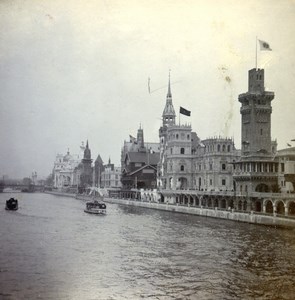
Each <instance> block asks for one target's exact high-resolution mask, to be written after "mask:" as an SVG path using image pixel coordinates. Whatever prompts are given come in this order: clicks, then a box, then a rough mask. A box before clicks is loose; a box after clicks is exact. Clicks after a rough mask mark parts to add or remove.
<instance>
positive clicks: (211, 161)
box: [158, 78, 240, 191]
mask: <svg viewBox="0 0 295 300" xmlns="http://www.w3.org/2000/svg"><path fill="white" fill-rule="evenodd" d="M159 139H160V161H159V164H158V186H159V188H160V189H162V190H171V191H173V190H188V189H189V190H199V191H231V190H234V188H235V186H234V181H233V176H232V172H233V168H234V165H233V163H234V162H235V161H237V160H238V159H239V158H240V151H239V150H237V149H236V148H235V145H234V142H233V140H232V139H231V138H222V137H214V138H208V139H205V140H201V139H200V138H199V137H198V135H197V133H196V132H193V131H192V128H191V125H190V124H185V125H180V124H179V125H176V124H175V110H174V107H173V103H172V93H171V87H170V78H169V83H168V93H167V97H166V104H165V108H164V111H163V114H162V126H161V127H160V129H159Z"/></svg>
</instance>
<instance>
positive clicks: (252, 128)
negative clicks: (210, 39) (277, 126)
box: [234, 69, 278, 209]
mask: <svg viewBox="0 0 295 300" xmlns="http://www.w3.org/2000/svg"><path fill="white" fill-rule="evenodd" d="M248 76H249V78H248V91H247V92H246V93H244V94H240V95H239V102H240V103H241V105H242V106H241V108H240V113H241V144H242V145H241V146H242V151H241V159H240V160H239V161H238V162H237V163H235V164H234V166H235V167H234V186H235V189H236V191H237V192H238V194H241V195H245V196H246V197H248V198H249V197H250V196H251V193H253V192H271V191H274V190H275V188H276V185H277V176H276V173H277V169H278V164H277V162H275V161H274V159H273V158H274V152H275V147H274V145H275V143H274V142H272V140H271V113H272V107H271V101H272V100H273V99H274V93H273V92H268V91H265V88H264V70H263V69H252V70H250V71H249V74H248ZM247 205H248V206H249V207H248V209H250V206H251V205H252V206H253V205H254V204H253V203H251V201H247ZM255 205H256V204H255ZM252 208H253V207H252Z"/></svg>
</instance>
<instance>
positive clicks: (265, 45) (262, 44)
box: [258, 40, 272, 51]
mask: <svg viewBox="0 0 295 300" xmlns="http://www.w3.org/2000/svg"><path fill="white" fill-rule="evenodd" d="M258 41H259V45H260V50H267V51H272V50H271V48H270V47H269V43H267V42H265V41H262V40H258Z"/></svg>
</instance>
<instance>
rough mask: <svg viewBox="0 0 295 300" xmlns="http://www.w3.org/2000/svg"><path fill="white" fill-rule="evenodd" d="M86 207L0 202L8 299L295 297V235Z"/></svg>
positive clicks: (2, 272)
mask: <svg viewBox="0 0 295 300" xmlns="http://www.w3.org/2000/svg"><path fill="white" fill-rule="evenodd" d="M10 196H15V197H17V198H18V199H19V210H18V211H16V212H10V211H5V209H4V206H5V200H6V199H9V197H10ZM84 204H85V202H84V201H81V200H76V199H73V198H68V197H58V196H53V195H49V194H42V193H40V194H39V193H33V194H25V193H18V194H8V193H3V194H0V237H1V239H0V240H1V244H0V250H1V251H0V254H1V255H0V299H79V300H80V299H81V300H84V299H86V300H88V299H295V231H293V230H286V229H275V228H270V227H265V226H259V225H249V224H244V223H236V222H231V221H226V220H219V219H210V218H204V217H199V216H191V215H185V214H177V213H171V212H165V211H157V210H152V209H145V208H139V207H130V206H124V205H117V204H107V214H106V215H105V216H96V215H89V214H86V213H84V211H83V209H84Z"/></svg>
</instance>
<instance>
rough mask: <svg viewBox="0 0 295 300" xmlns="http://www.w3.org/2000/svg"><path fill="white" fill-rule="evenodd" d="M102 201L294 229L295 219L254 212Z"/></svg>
mask: <svg viewBox="0 0 295 300" xmlns="http://www.w3.org/2000/svg"><path fill="white" fill-rule="evenodd" d="M104 201H105V202H107V203H115V204H121V205H129V206H136V207H144V208H150V209H157V210H164V211H170V212H176V213H183V214H190V215H197V216H201V217H211V218H219V219H224V220H230V221H236V222H244V223H251V224H259V225H267V226H277V227H285V228H295V219H287V218H284V217H277V216H269V215H262V214H256V213H254V212H250V213H242V212H235V211H234V210H233V209H232V210H230V211H223V210H218V209H217V208H215V209H209V208H202V207H192V206H190V204H188V205H186V206H185V205H179V204H169V203H155V202H146V201H139V200H135V199H118V198H105V199H104Z"/></svg>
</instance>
